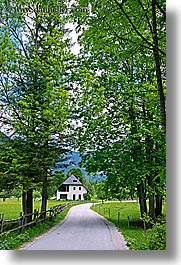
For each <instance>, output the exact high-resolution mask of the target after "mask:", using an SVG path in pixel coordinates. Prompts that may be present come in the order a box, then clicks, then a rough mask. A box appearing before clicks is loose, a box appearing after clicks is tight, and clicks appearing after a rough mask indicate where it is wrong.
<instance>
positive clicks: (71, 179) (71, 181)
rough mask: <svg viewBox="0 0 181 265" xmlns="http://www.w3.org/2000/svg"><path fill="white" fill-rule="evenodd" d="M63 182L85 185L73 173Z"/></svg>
mask: <svg viewBox="0 0 181 265" xmlns="http://www.w3.org/2000/svg"><path fill="white" fill-rule="evenodd" d="M62 184H65V185H83V184H82V182H80V180H79V179H77V178H76V177H75V176H74V175H73V174H72V175H71V176H69V177H68V178H67V179H66V180H65V181H64V182H63V183H62Z"/></svg>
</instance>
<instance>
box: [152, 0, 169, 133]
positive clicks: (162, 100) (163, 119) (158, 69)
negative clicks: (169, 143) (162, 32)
mask: <svg viewBox="0 0 181 265" xmlns="http://www.w3.org/2000/svg"><path fill="white" fill-rule="evenodd" d="M152 19H153V54H154V58H155V67H156V78H157V86H158V93H159V97H160V117H161V124H162V128H163V131H164V134H165V137H166V110H165V95H164V91H163V83H162V74H161V64H160V56H159V47H158V35H157V22H156V1H155V0H152Z"/></svg>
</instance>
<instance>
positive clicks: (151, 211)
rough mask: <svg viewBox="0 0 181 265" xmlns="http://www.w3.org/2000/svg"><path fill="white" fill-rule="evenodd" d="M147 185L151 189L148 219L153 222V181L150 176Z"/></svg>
mask: <svg viewBox="0 0 181 265" xmlns="http://www.w3.org/2000/svg"><path fill="white" fill-rule="evenodd" d="M148 185H149V187H150V188H151V191H150V194H149V217H151V218H152V219H153V220H155V205H154V201H155V200H154V193H153V189H154V184H153V179H152V177H151V176H149V177H148Z"/></svg>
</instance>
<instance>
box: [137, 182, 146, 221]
mask: <svg viewBox="0 0 181 265" xmlns="http://www.w3.org/2000/svg"><path fill="white" fill-rule="evenodd" d="M137 190H138V198H139V204H140V213H141V217H143V216H144V214H147V205H146V194H145V187H144V184H143V183H140V184H139V185H138V186H137Z"/></svg>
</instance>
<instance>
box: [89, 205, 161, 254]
mask: <svg viewBox="0 0 181 265" xmlns="http://www.w3.org/2000/svg"><path fill="white" fill-rule="evenodd" d="M165 208H166V207H165V205H164V209H163V212H164V213H165ZM91 209H92V210H94V211H96V212H97V213H99V214H100V215H102V216H104V217H105V218H106V219H108V220H109V221H111V222H112V223H114V224H115V225H116V226H117V228H118V230H119V231H120V232H121V233H122V235H123V236H124V238H125V240H126V242H127V246H128V247H129V248H130V249H132V250H165V249H166V221H165V216H164V217H162V218H161V219H159V220H158V221H157V223H156V224H155V225H154V226H153V228H147V229H146V233H145V231H144V229H143V221H142V220H141V219H140V214H139V204H138V203H137V202H111V203H104V204H96V205H94V206H92V207H91ZM128 216H129V222H128Z"/></svg>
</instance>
